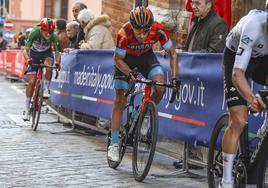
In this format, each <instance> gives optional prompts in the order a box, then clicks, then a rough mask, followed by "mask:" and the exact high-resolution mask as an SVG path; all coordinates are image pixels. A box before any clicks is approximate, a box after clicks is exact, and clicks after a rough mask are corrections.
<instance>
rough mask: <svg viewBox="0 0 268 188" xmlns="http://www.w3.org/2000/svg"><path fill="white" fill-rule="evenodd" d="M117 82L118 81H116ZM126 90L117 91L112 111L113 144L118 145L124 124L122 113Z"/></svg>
mask: <svg viewBox="0 0 268 188" xmlns="http://www.w3.org/2000/svg"><path fill="white" fill-rule="evenodd" d="M115 82H116V80H115ZM124 93H125V90H124V89H116V94H115V100H114V105H113V109H112V126H111V129H112V142H111V143H112V144H118V135H119V131H120V126H121V124H122V113H123V110H124V107H125V104H126V97H125V96H124Z"/></svg>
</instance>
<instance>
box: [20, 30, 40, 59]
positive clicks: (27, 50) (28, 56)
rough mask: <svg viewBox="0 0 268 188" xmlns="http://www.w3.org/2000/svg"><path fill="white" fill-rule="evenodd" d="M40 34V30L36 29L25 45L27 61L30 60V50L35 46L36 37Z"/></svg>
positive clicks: (24, 55) (24, 52)
mask: <svg viewBox="0 0 268 188" xmlns="http://www.w3.org/2000/svg"><path fill="white" fill-rule="evenodd" d="M37 34H38V29H37V28H34V29H33V31H32V32H31V33H30V34H29V37H28V40H27V42H26V44H25V48H24V50H23V57H24V58H25V59H29V58H30V55H29V54H30V48H31V46H32V44H33V41H34V38H35V37H36V35H37Z"/></svg>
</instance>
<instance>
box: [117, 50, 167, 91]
mask: <svg viewBox="0 0 268 188" xmlns="http://www.w3.org/2000/svg"><path fill="white" fill-rule="evenodd" d="M123 61H124V62H125V63H127V65H128V66H129V68H130V69H132V70H133V69H134V68H138V71H139V72H140V73H141V74H142V75H143V76H144V77H145V78H148V79H151V78H152V77H153V76H156V75H163V76H164V75H165V74H164V70H163V68H162V67H161V65H160V63H159V61H158V60H157V58H156V56H155V54H154V53H153V51H149V52H146V53H145V54H143V55H141V56H133V55H130V54H126V57H125V58H124V59H123ZM114 84H115V89H128V80H127V76H126V75H125V74H124V73H122V72H121V71H120V70H119V69H118V68H117V67H116V66H115V67H114Z"/></svg>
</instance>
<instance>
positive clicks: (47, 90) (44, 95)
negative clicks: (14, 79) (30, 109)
mask: <svg viewBox="0 0 268 188" xmlns="http://www.w3.org/2000/svg"><path fill="white" fill-rule="evenodd" d="M43 97H44V98H49V97H50V90H49V89H44V93H43Z"/></svg>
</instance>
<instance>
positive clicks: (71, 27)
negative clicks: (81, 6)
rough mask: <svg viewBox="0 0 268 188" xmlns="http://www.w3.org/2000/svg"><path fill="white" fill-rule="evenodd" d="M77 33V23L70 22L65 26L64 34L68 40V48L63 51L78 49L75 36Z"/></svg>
mask: <svg viewBox="0 0 268 188" xmlns="http://www.w3.org/2000/svg"><path fill="white" fill-rule="evenodd" d="M78 31H79V23H78V22H77V21H72V22H70V23H68V24H67V25H66V33H67V36H68V38H69V40H70V43H69V48H67V49H65V50H64V51H66V52H67V51H70V50H72V49H79V47H78V43H77V40H76V39H77V34H78Z"/></svg>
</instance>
